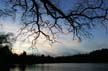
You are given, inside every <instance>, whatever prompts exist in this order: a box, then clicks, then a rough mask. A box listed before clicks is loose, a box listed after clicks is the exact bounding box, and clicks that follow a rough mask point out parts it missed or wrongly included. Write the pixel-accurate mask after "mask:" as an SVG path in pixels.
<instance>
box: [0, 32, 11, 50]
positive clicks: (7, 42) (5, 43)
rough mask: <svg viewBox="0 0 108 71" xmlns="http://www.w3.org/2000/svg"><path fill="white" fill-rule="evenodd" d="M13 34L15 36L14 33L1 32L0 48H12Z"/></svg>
mask: <svg viewBox="0 0 108 71" xmlns="http://www.w3.org/2000/svg"><path fill="white" fill-rule="evenodd" d="M11 36H13V34H12V33H7V34H4V33H1V32H0V49H2V48H5V47H6V49H11V47H12V41H13V39H12V38H11ZM7 47H8V48H7Z"/></svg>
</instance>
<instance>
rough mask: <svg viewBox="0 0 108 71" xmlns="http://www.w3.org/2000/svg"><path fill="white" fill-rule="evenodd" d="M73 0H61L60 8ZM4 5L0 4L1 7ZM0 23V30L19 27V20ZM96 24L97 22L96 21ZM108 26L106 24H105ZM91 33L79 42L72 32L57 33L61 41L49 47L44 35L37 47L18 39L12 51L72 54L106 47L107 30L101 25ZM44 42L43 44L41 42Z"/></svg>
mask: <svg viewBox="0 0 108 71" xmlns="http://www.w3.org/2000/svg"><path fill="white" fill-rule="evenodd" d="M0 2H1V0H0ZM73 3H75V0H73V1H72V0H62V2H61V3H59V4H63V5H62V6H61V8H63V10H64V11H67V10H68V9H70V8H69V7H72V6H73ZM2 6H4V5H1V7H2ZM0 24H3V28H2V27H1V28H0V31H3V32H13V33H17V31H18V29H19V28H20V27H21V25H20V22H18V21H17V22H16V21H12V20H11V19H8V18H5V17H4V18H2V19H0ZM96 24H98V23H96ZM106 26H108V25H106ZM90 32H92V33H93V37H91V38H84V39H83V40H82V41H81V42H79V41H78V40H72V34H68V35H63V34H61V35H58V40H59V41H60V42H61V43H55V44H53V47H51V46H50V45H49V43H48V41H46V42H44V37H41V38H40V39H39V43H38V44H37V49H38V50H37V49H31V48H28V46H29V45H28V44H29V43H28V42H24V43H22V42H21V40H18V41H17V42H16V43H15V44H14V46H13V48H14V52H17V53H18V52H22V51H23V50H24V51H27V52H28V53H32V52H33V53H37V54H46V55H55V56H56V55H74V54H78V53H86V52H90V51H93V50H96V49H102V48H108V32H106V30H105V29H104V28H102V26H97V27H96V28H95V29H92V30H90ZM43 43H44V44H43Z"/></svg>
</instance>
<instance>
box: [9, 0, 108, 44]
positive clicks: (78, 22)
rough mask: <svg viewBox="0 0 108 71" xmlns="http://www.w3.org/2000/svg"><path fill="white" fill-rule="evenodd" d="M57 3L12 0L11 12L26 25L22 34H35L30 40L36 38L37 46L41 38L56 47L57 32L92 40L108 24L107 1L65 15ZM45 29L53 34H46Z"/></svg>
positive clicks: (90, 0) (86, 2)
mask: <svg viewBox="0 0 108 71" xmlns="http://www.w3.org/2000/svg"><path fill="white" fill-rule="evenodd" d="M61 1H62V0H61ZM54 2H55V0H9V4H10V5H11V9H12V10H13V11H14V12H20V13H21V21H22V22H23V24H24V26H23V27H22V28H21V33H23V34H28V33H29V32H31V33H30V34H29V35H28V36H27V37H26V38H28V37H29V36H34V39H33V42H32V43H33V44H36V40H37V39H38V38H39V37H40V35H44V36H45V37H46V38H47V39H48V40H49V41H51V42H52V43H53V42H55V41H56V36H55V35H56V33H57V32H59V33H66V32H65V31H64V29H65V30H67V31H68V32H67V33H73V37H74V38H78V39H81V36H86V37H89V35H91V33H90V31H89V29H93V28H94V27H95V26H98V25H99V24H103V25H104V24H107V22H108V6H107V4H106V2H107V0H81V1H78V2H77V3H76V4H75V7H74V8H72V9H70V11H68V12H64V11H63V9H62V8H60V7H58V6H57V5H56V3H54ZM70 8H71V7H70ZM60 21H61V23H60ZM64 26H65V28H64ZM43 28H45V29H46V30H47V31H48V32H50V33H49V34H48V33H46V30H43ZM25 29H27V31H26V32H24V31H25ZM51 36H52V37H51Z"/></svg>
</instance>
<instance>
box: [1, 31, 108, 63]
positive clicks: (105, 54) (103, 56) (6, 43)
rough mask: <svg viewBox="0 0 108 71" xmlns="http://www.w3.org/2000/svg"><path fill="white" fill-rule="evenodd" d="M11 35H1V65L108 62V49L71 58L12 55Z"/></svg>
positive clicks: (71, 56) (23, 54) (24, 53)
mask: <svg viewBox="0 0 108 71" xmlns="http://www.w3.org/2000/svg"><path fill="white" fill-rule="evenodd" d="M10 40H11V39H10V35H9V34H1V33H0V64H38V63H74V62H75V63H77V62H78V63H84V62H86V63H87V62H93V63H94V62H108V49H101V50H95V51H92V52H90V53H86V54H77V55H70V56H58V57H52V56H45V55H27V54H26V52H25V51H24V52H23V53H22V54H20V55H18V54H14V53H12V51H11V49H12V45H11V44H12V43H11V42H12V41H10Z"/></svg>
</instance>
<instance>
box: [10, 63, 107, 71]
mask: <svg viewBox="0 0 108 71" xmlns="http://www.w3.org/2000/svg"><path fill="white" fill-rule="evenodd" d="M8 71H108V64H104V63H60V64H58V63H55V64H36V65H28V66H19V65H16V66H15V67H11V68H9V70H8Z"/></svg>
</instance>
